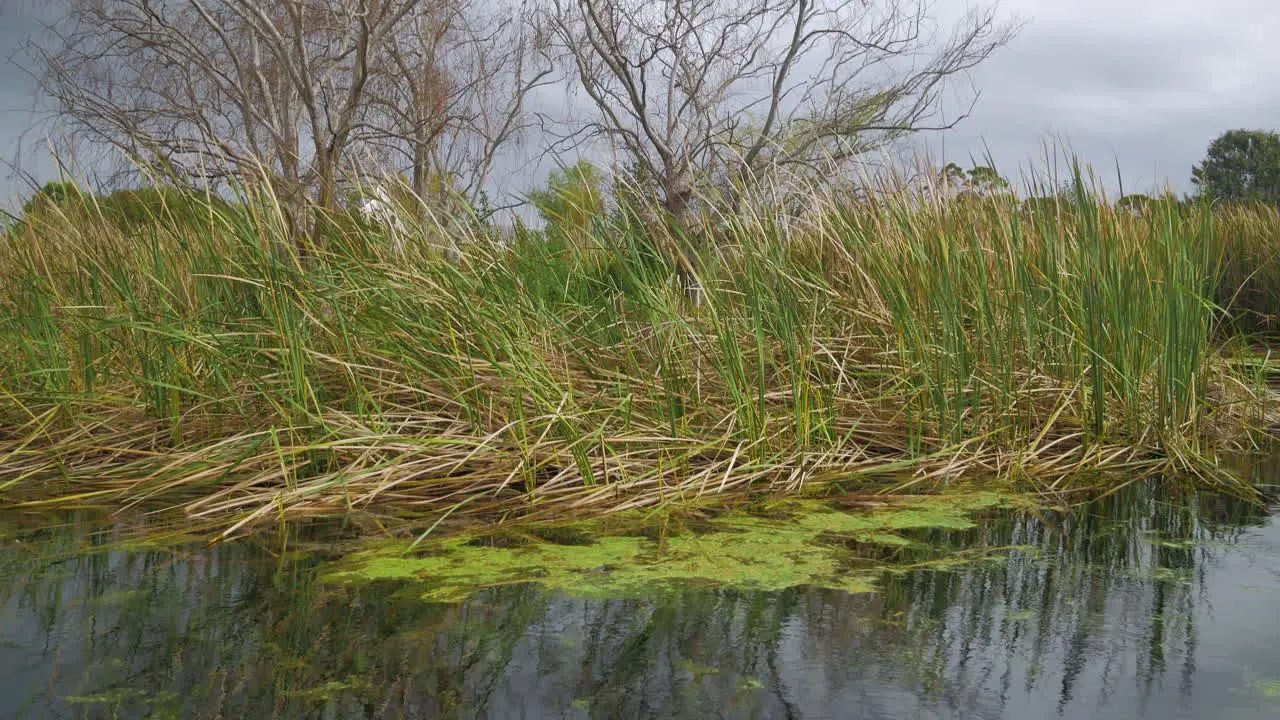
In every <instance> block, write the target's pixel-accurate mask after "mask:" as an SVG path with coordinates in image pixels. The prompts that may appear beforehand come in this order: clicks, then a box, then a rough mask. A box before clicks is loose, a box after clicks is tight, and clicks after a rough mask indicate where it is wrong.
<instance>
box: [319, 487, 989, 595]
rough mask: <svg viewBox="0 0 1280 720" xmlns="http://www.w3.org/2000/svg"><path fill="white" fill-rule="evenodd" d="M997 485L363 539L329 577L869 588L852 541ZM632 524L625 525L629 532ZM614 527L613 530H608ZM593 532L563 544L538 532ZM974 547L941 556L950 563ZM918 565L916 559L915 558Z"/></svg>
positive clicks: (911, 527) (446, 590)
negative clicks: (668, 516)
mask: <svg viewBox="0 0 1280 720" xmlns="http://www.w3.org/2000/svg"><path fill="white" fill-rule="evenodd" d="M1008 502H1009V499H1008V498H1005V497H1003V496H1000V495H998V494H995V493H973V494H964V495H958V494H947V495H939V496H936V497H929V498H913V499H908V500H902V501H899V502H896V503H894V504H893V505H892V506H891V507H884V508H877V509H873V510H844V509H838V508H836V507H834V506H833V505H831V504H829V503H825V502H821V501H815V500H792V501H788V502H786V503H784V504H782V505H780V506H778V507H776V508H775V509H774V510H775V511H774V512H773V513H771V516H770V517H762V516H760V515H755V514H751V513H747V512H731V513H728V514H726V515H723V516H721V517H718V518H715V519H712V520H708V521H705V522H702V523H700V526H699V528H698V531H697V532H692V531H687V530H686V531H685V532H677V533H674V534H660V535H658V536H656V538H655V536H654V533H634V532H633V533H631V534H610V533H609V530H608V529H607V527H606V526H605V525H604V524H602V523H599V522H596V523H579V524H575V525H573V526H570V527H569V528H568V529H567V530H564V531H563V532H558V533H554V534H552V535H548V534H547V533H546V531H545V530H540V531H538V532H536V533H530V537H533V538H535V541H533V542H503V543H486V542H478V541H477V540H478V538H477V537H475V536H466V535H463V536H456V537H451V538H448V539H444V540H440V541H437V542H435V543H432V544H429V547H427V548H426V549H425V550H424V551H423V552H422V554H420V555H416V556H415V555H409V554H406V553H405V550H404V546H403V545H400V544H391V543H385V542H383V543H380V544H377V545H370V546H366V547H365V548H364V549H362V550H359V551H357V552H355V553H353V554H351V555H349V556H348V557H347V558H346V559H345V560H343V561H342V562H341V564H340V565H339V566H337V567H335V568H334V570H333V571H332V572H330V573H329V574H328V578H329V579H330V580H331V581H335V582H370V581H377V580H396V581H416V582H421V583H422V584H423V596H424V598H426V599H428V600H432V601H439V602H457V601H460V600H463V599H465V598H467V597H468V596H470V595H471V594H472V593H474V592H475V591H477V590H480V589H483V588H488V587H495V586H501V585H510V584H515V583H524V582H537V583H540V584H542V585H544V586H546V587H548V588H550V589H554V590H558V591H561V592H563V593H565V594H567V595H570V596H573V597H580V598H597V597H636V596H644V595H648V594H650V593H653V592H657V591H660V590H661V589H664V588H668V589H669V588H671V587H673V586H676V585H702V586H705V585H717V586H726V587H733V588H740V589H748V590H782V589H786V588H790V587H796V586H802V585H807V586H814V587H821V588H828V589H836V590H842V591H845V592H872V591H874V590H875V588H876V583H875V579H876V577H877V575H878V574H879V573H880V572H883V571H884V570H885V569H889V568H890V567H891V566H890V565H887V564H886V563H885V562H884V561H883V560H878V561H876V562H875V563H870V564H869V563H867V562H861V563H859V562H858V560H859V559H860V557H859V555H858V552H857V548H858V547H859V546H873V547H878V548H880V549H879V551H878V553H877V555H878V556H881V557H882V556H883V555H884V554H885V552H886V549H887V550H888V552H890V553H892V551H893V549H894V548H903V547H905V546H909V545H912V544H913V541H912V540H911V539H910V537H907V536H906V535H904V534H903V533H904V532H908V531H919V530H928V529H941V530H966V529H969V528H972V527H974V520H973V516H974V514H975V513H977V512H979V511H981V510H984V509H988V508H993V507H996V506H1000V505H1003V504H1007V503H1008ZM633 529H634V528H633ZM615 531H616V528H615ZM553 536H564V537H568V536H572V537H574V538H575V539H581V538H584V537H589V538H594V539H593V540H590V541H589V542H582V541H578V542H574V543H572V544H564V543H554V542H544V541H539V540H537V539H538V538H545V537H553ZM976 559H982V554H971V555H970V556H966V557H960V558H942V559H940V560H939V561H938V562H937V563H936V564H937V566H939V567H949V566H951V565H954V564H963V563H967V562H972V561H974V560H976ZM916 565H917V566H918V563H916Z"/></svg>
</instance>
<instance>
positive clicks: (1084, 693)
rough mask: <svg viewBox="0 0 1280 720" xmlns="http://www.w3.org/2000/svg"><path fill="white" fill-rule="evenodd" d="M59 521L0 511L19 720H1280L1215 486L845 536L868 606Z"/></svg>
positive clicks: (1260, 620) (1248, 521)
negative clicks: (164, 539)
mask: <svg viewBox="0 0 1280 720" xmlns="http://www.w3.org/2000/svg"><path fill="white" fill-rule="evenodd" d="M57 520H58V523H59V524H58V525H57V526H55V527H50V524H51V519H50V518H49V517H47V516H43V517H34V516H27V515H18V514H14V513H9V514H5V515H0V668H3V669H4V673H3V675H0V717H4V718H9V717H17V718H23V717H30V718H61V717H67V718H80V717H90V718H97V717H125V718H128V717H157V718H164V717H172V718H216V717H223V718H231V717H262V718H267V717H281V718H351V717H367V718H410V717H412V718H433V717H443V718H452V717H458V718H595V717H599V718H615V717H616V718H650V717H652V718H714V717H724V718H867V719H872V718H886V719H888V718H895V719H896V718H978V719H987V718H989V719H993V720H994V719H996V718H1008V719H1016V718H1042V717H1043V718H1054V717H1061V718H1081V719H1084V718H1089V719H1093V718H1138V717H1141V718H1212V719H1213V720H1229V719H1231V718H1275V717H1280V623H1277V622H1276V620H1277V618H1278V616H1280V525H1277V524H1276V523H1275V522H1274V521H1273V520H1272V519H1271V518H1270V517H1269V515H1268V514H1267V512H1266V510H1265V508H1262V507H1260V506H1257V505H1253V504H1249V503H1243V502H1239V501H1234V500H1231V499H1228V498H1224V497H1221V496H1214V495H1204V494H1192V493H1187V492H1177V491H1171V490H1169V489H1167V488H1166V489H1158V488H1156V487H1154V486H1143V487H1138V486H1135V487H1134V488H1133V489H1132V490H1131V491H1129V492H1125V493H1121V494H1117V495H1113V496H1111V497H1109V498H1106V499H1103V500H1101V501H1098V502H1096V503H1094V504H1092V505H1090V506H1088V507H1085V508H1079V509H1076V510H1072V511H1060V512H1030V511H1026V510H1021V511H1020V510H1015V509H1009V508H1005V509H996V510H987V511H984V512H983V513H982V516H981V517H980V518H979V519H978V520H977V525H976V527H972V528H968V529H913V530H908V531H905V532H903V533H901V535H902V537H903V538H904V539H905V540H907V541H909V544H908V543H899V544H896V545H891V546H885V545H868V544H863V543H855V542H852V541H844V540H833V541H831V542H836V543H840V542H843V543H844V546H842V551H847V552H848V553H850V554H851V555H852V556H855V557H857V558H860V560H859V561H858V562H859V563H860V565H859V566H858V567H857V568H850V570H849V572H854V571H855V570H856V572H857V573H859V576H860V577H861V576H865V575H868V574H869V575H870V576H871V579H872V581H873V582H872V583H871V584H870V586H869V587H870V588H871V589H872V591H870V592H853V591H848V590H837V589H823V588H818V587H812V586H802V587H791V588H787V589H780V590H779V589H770V590H750V589H743V588H741V587H738V588H734V587H718V586H715V585H714V584H710V583H707V582H705V581H703V582H684V583H676V584H672V585H657V584H655V585H653V587H652V588H651V589H650V590H648V591H645V590H643V589H642V590H641V591H636V590H635V588H632V589H631V590H630V591H629V592H627V593H626V594H625V596H621V597H607V596H603V597H602V596H599V595H598V594H594V595H584V594H582V593H575V592H574V591H573V590H574V588H572V587H570V588H564V587H561V588H558V589H550V588H547V587H545V586H542V585H538V584H530V583H517V582H510V583H502V584H497V585H496V586H494V587H488V588H485V589H482V590H479V591H478V592H476V593H475V594H473V595H471V597H470V598H469V599H467V600H465V601H462V602H448V603H446V602H429V601H426V600H424V599H423V596H424V594H425V592H424V588H425V587H426V586H427V585H429V581H428V579H422V580H409V581H379V582H368V583H357V584H350V583H341V582H335V581H334V580H333V579H332V578H333V568H334V567H335V566H336V567H341V566H342V562H341V561H336V557H337V555H338V554H339V553H341V552H342V551H343V550H345V549H347V548H349V547H350V542H351V540H350V537H349V536H350V533H348V532H346V531H343V530H341V528H334V527H330V526H321V527H315V528H308V529H303V530H299V531H298V532H295V533H292V534H291V535H290V536H289V538H288V540H289V544H287V545H285V546H284V547H283V548H282V546H281V543H282V539H281V538H280V537H279V536H277V535H272V536H266V535H264V536H262V537H260V538H258V539H256V540H248V541H242V542H237V543H231V544H226V545H220V546H215V547H205V546H202V545H201V544H199V543H181V542H179V543H176V544H161V545H145V544H143V545H139V544H129V543H125V544H120V542H119V541H120V540H121V538H122V537H125V536H126V534H127V533H126V532H125V531H126V530H128V529H129V528H126V527H121V526H119V524H117V525H114V526H113V525H110V524H104V523H103V521H102V519H101V518H95V517H93V516H90V515H82V516H61V517H60V518H58V519H57ZM992 548H995V550H990V549H992ZM1007 548H1013V549H1007ZM945 560H950V561H945ZM940 561H945V562H940ZM335 562H336V563H337V564H336V565H335ZM596 572H600V573H607V572H609V569H608V568H600V569H598V570H596ZM588 579H589V578H587V577H586V576H585V575H584V583H585V582H586V580H588ZM850 587H851V588H857V587H860V585H857V584H851V585H850Z"/></svg>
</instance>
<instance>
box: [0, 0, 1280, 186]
mask: <svg viewBox="0 0 1280 720" xmlns="http://www.w3.org/2000/svg"><path fill="white" fill-rule="evenodd" d="M43 5H44V3H42V2H39V0H0V58H3V59H5V60H7V59H8V58H9V57H10V56H11V54H12V53H14V52H15V51H16V50H17V49H18V48H19V47H20V46H21V44H22V42H23V41H24V40H25V39H26V38H27V37H28V35H29V34H30V33H31V32H34V31H35V30H36V28H37V27H38V23H37V22H36V20H35V14H36V12H38V10H37V8H40V7H42V6H43ZM936 5H937V7H939V8H940V9H941V10H942V11H943V12H953V11H954V9H955V8H959V7H962V5H963V4H962V3H961V2H960V1H959V0H937V2H936ZM1000 8H1001V10H1002V11H1003V12H1004V13H1006V14H1008V15H1016V16H1018V17H1019V18H1021V19H1022V20H1024V21H1025V22H1026V26H1025V28H1024V29H1023V30H1022V32H1021V34H1019V36H1018V37H1017V38H1016V39H1015V40H1014V41H1013V43H1012V44H1011V45H1010V46H1009V47H1008V48H1006V49H1004V50H1003V51H1001V52H1000V53H998V54H997V55H996V56H995V57H993V58H992V59H991V60H989V61H988V63H987V64H985V65H983V66H982V67H981V68H979V69H978V70H977V71H975V72H974V73H973V82H974V85H975V86H976V87H977V89H978V90H979V91H980V92H981V97H980V98H979V101H978V105H977V107H976V108H975V110H974V112H973V114H972V115H971V116H970V117H969V118H968V120H966V121H965V122H964V123H962V124H961V126H960V127H959V128H957V129H956V130H954V131H951V132H949V133H946V134H944V135H937V136H933V137H931V138H930V139H929V144H930V146H931V147H932V149H933V151H934V153H935V156H937V155H939V154H940V153H941V152H942V151H943V150H944V149H945V153H946V159H947V160H950V161H957V162H960V163H961V164H963V165H966V166H967V165H968V164H969V163H968V158H969V157H970V156H971V155H972V156H975V157H979V158H980V157H981V156H983V155H984V154H985V153H986V152H987V150H989V151H990V154H991V156H992V157H993V158H994V160H995V161H996V165H997V167H998V168H999V169H1000V171H1001V172H1002V173H1003V174H1005V175H1006V176H1010V177H1017V176H1018V175H1019V170H1020V168H1025V167H1027V166H1028V163H1030V162H1032V161H1034V160H1035V159H1036V158H1037V157H1039V156H1040V153H1041V147H1042V143H1043V141H1044V140H1045V139H1046V138H1047V137H1049V136H1051V135H1052V136H1056V137H1061V138H1065V139H1067V140H1068V141H1069V142H1070V144H1071V146H1072V148H1073V149H1074V150H1075V151H1076V152H1077V153H1078V154H1079V155H1080V156H1081V158H1082V159H1083V160H1084V161H1086V162H1088V163H1090V164H1092V165H1093V166H1094V168H1095V170H1096V171H1098V172H1099V174H1101V175H1103V176H1104V180H1106V181H1107V184H1108V185H1109V187H1110V188H1111V189H1113V190H1114V189H1115V184H1116V183H1115V175H1116V173H1115V167H1116V163H1117V162H1118V163H1119V166H1120V169H1121V175H1122V177H1123V180H1124V184H1125V191H1126V192H1134V191H1139V192H1150V191H1153V190H1157V189H1159V188H1160V187H1162V186H1163V185H1164V183H1166V182H1168V183H1169V184H1171V185H1172V186H1173V188H1174V189H1175V190H1177V191H1179V192H1186V191H1189V190H1190V189H1191V188H1190V183H1189V181H1188V177H1189V175H1190V170H1191V166H1192V164H1194V163H1195V162H1197V161H1199V159H1200V158H1201V157H1202V156H1203V154H1204V150H1205V148H1206V146H1207V145H1208V144H1209V142H1210V141H1211V140H1212V139H1213V138H1214V137H1215V136H1216V135H1218V134H1219V133H1221V132H1222V131H1224V130H1227V129H1230V128H1235V127H1246V128H1262V129H1273V128H1274V129H1280V2H1278V1H1277V0H1003V2H1001V3H1000ZM33 101H34V94H33V90H32V88H31V84H30V81H29V79H28V78H27V76H26V75H25V74H24V73H23V72H22V71H21V70H20V69H19V68H17V67H16V66H14V65H13V64H11V63H9V62H5V64H4V65H3V66H0V153H2V155H0V156H2V157H3V159H4V160H5V162H6V163H11V162H13V161H15V160H17V161H18V162H19V164H20V167H21V170H23V171H24V172H28V173H33V174H34V175H35V176H37V177H38V178H39V179H40V180H45V179H47V178H49V177H50V176H51V173H52V169H51V167H50V166H49V165H50V164H49V162H48V160H47V158H45V157H44V154H43V153H42V152H41V147H42V143H41V139H40V137H39V136H38V134H32V133H30V132H29V130H30V128H31V125H32V116H31V114H30V109H31V106H32V103H33ZM548 169H549V168H546V169H544V170H542V174H545V171H546V170H548ZM27 192H28V189H27V186H26V183H25V182H24V181H23V180H22V179H21V177H20V176H19V175H18V174H16V173H15V172H13V170H12V168H10V167H8V166H6V167H4V168H3V169H2V170H0V206H7V207H13V199H14V198H15V197H16V196H20V195H23V194H26V193H27Z"/></svg>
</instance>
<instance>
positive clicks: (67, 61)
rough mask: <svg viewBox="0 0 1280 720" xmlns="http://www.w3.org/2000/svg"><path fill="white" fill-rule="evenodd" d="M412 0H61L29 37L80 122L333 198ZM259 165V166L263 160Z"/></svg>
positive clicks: (71, 118) (173, 158)
mask: <svg viewBox="0 0 1280 720" xmlns="http://www.w3.org/2000/svg"><path fill="white" fill-rule="evenodd" d="M420 1H421V0H69V10H70V17H69V18H68V22H67V23H66V27H67V29H65V30H63V29H61V28H60V27H55V28H53V30H54V32H55V36H56V37H57V39H58V41H59V42H57V43H56V45H55V46H52V47H47V48H40V49H38V56H39V59H40V60H41V61H42V63H41V64H42V70H43V79H44V89H45V91H46V92H47V93H48V95H49V96H50V97H51V98H52V99H53V100H54V101H55V102H56V104H57V109H58V111H59V113H60V114H61V115H62V116H63V118H65V119H66V120H67V121H68V122H69V123H70V124H71V125H72V126H73V127H74V129H76V130H77V131H79V132H81V133H83V134H84V135H85V136H86V137H89V138H92V139H94V140H97V141H99V142H105V143H109V144H111V145H114V146H117V147H119V148H122V149H124V150H125V151H126V152H128V153H129V154H130V155H132V156H136V157H138V158H141V159H143V160H146V161H155V162H159V163H161V164H163V165H165V166H166V167H167V168H169V169H171V170H174V171H177V172H181V173H184V174H186V175H200V176H205V177H225V176H227V175H230V174H242V173H246V172H249V171H259V170H261V169H266V170H268V171H270V172H271V173H272V174H273V175H274V176H275V177H276V178H277V179H279V180H281V181H282V186H283V187H285V188H286V189H287V191H288V192H289V193H290V194H293V193H299V192H310V193H311V194H312V195H313V199H314V200H315V201H316V202H317V203H318V204H319V205H321V206H323V207H333V206H334V205H335V204H336V202H337V183H338V180H339V174H340V169H341V168H342V166H343V162H344V160H345V154H346V153H347V152H348V150H349V149H350V145H351V140H352V138H353V137H354V134H355V131H356V130H357V128H358V127H359V125H360V123H361V122H362V112H363V110H364V108H365V100H366V92H365V90H366V87H367V84H368V82H369V77H370V75H371V72H372V70H371V66H370V63H371V60H372V59H373V58H374V57H375V56H376V53H377V52H378V48H379V47H380V46H381V45H382V44H383V43H385V41H386V38H388V37H389V36H390V35H391V34H392V33H393V32H394V31H395V29H396V28H397V27H398V25H399V24H400V23H401V21H402V20H403V19H404V18H405V16H406V15H407V14H408V13H409V12H410V11H412V10H413V9H414V8H415V7H416V6H417V5H418V4H419V3H420ZM264 166H265V168H264Z"/></svg>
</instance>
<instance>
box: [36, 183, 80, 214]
mask: <svg viewBox="0 0 1280 720" xmlns="http://www.w3.org/2000/svg"><path fill="white" fill-rule="evenodd" d="M87 199H88V197H87V195H86V194H85V193H84V192H83V191H82V190H80V188H79V187H78V186H76V184H75V183H69V182H49V183H45V184H44V185H43V186H42V187H41V188H40V189H39V190H37V191H36V192H35V194H34V195H32V196H31V197H30V198H29V199H28V200H27V201H26V202H25V203H23V205H22V217H23V218H24V219H26V218H32V217H35V216H40V215H46V214H48V213H50V212H53V211H54V210H55V209H59V208H60V209H63V210H64V211H65V210H66V209H67V208H73V207H79V206H82V205H83V204H84V203H85V202H86V200H87Z"/></svg>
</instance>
